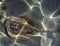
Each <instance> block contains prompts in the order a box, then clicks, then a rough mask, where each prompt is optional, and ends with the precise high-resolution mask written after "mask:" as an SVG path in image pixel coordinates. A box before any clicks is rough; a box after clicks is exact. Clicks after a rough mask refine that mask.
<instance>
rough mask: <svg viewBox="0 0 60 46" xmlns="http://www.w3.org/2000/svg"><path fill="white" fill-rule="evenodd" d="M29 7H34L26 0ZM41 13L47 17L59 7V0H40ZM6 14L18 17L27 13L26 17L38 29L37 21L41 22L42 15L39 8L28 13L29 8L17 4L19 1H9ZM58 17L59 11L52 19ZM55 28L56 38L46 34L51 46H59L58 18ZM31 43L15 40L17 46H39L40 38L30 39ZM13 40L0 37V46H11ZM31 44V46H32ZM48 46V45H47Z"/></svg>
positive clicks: (20, 3)
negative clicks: (50, 40)
mask: <svg viewBox="0 0 60 46" xmlns="http://www.w3.org/2000/svg"><path fill="white" fill-rule="evenodd" d="M27 1H28V3H29V4H30V5H32V4H33V5H35V4H34V3H32V1H31V0H27ZM41 6H42V9H43V12H44V14H45V16H49V15H50V14H52V13H53V12H54V11H55V10H56V9H58V8H59V7H60V0H42V3H41ZM6 7H7V9H6V14H7V16H15V17H20V15H21V14H23V13H25V12H27V14H26V16H29V17H30V18H31V19H32V20H33V22H34V23H35V26H36V27H38V28H40V26H39V23H38V22H39V21H41V20H42V14H41V11H40V10H39V8H37V7H35V8H33V9H32V11H29V7H28V6H27V5H26V4H25V3H24V2H23V3H22V2H19V0H13V1H12V0H9V2H8V4H7V6H6ZM57 16H60V9H59V10H58V11H57V12H56V13H55V14H54V17H57ZM56 22H57V26H56V29H55V30H56V37H55V38H54V37H53V36H52V35H51V34H49V33H48V34H47V35H48V37H49V38H51V39H53V41H52V44H51V46H60V40H59V39H60V29H59V28H60V18H57V19H56ZM1 31H2V32H4V31H5V30H4V28H3V27H2V28H1ZM31 39H32V41H29V40H27V41H23V40H17V42H18V43H19V44H20V45H19V46H40V44H41V41H40V40H41V38H40V37H31ZM13 41H14V39H13V38H9V37H0V46H11V44H12V43H13ZM32 44H33V45H32ZM43 44H44V43H43ZM47 46H48V45H47Z"/></svg>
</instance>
